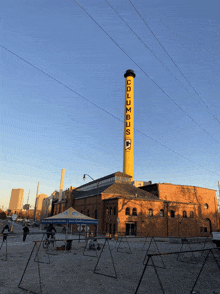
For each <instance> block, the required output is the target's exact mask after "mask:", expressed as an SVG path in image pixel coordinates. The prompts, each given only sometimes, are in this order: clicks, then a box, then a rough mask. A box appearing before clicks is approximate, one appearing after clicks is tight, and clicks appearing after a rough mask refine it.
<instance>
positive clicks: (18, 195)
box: [9, 189, 24, 213]
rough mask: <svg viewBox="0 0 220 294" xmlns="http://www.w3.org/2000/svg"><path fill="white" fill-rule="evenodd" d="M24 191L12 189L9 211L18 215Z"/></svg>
mask: <svg viewBox="0 0 220 294" xmlns="http://www.w3.org/2000/svg"><path fill="white" fill-rule="evenodd" d="M23 195H24V189H12V191H11V198H10V203H9V209H10V210H11V211H13V212H15V213H18V212H19V211H20V210H21V209H22V201H23Z"/></svg>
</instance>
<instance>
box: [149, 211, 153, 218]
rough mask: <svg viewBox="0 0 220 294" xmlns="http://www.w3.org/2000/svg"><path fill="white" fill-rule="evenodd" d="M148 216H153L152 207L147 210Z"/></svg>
mask: <svg viewBox="0 0 220 294" xmlns="http://www.w3.org/2000/svg"><path fill="white" fill-rule="evenodd" d="M148 216H149V217H152V216H153V210H152V209H149V210H148Z"/></svg>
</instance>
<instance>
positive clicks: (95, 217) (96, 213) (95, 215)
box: [95, 209, 97, 218]
mask: <svg viewBox="0 0 220 294" xmlns="http://www.w3.org/2000/svg"><path fill="white" fill-rule="evenodd" d="M95 218H97V209H96V210H95Z"/></svg>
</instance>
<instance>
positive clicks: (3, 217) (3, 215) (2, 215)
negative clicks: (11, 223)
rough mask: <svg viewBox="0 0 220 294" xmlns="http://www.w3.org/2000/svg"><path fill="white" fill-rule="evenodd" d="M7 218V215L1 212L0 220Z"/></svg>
mask: <svg viewBox="0 0 220 294" xmlns="http://www.w3.org/2000/svg"><path fill="white" fill-rule="evenodd" d="M6 218H7V216H6V213H5V212H4V211H1V212H0V219H3V220H5V219H6Z"/></svg>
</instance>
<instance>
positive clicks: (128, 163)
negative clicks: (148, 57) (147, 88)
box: [123, 69, 135, 180]
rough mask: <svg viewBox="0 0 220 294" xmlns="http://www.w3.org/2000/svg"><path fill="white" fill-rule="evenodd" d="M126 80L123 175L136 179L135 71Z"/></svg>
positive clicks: (128, 73)
mask: <svg viewBox="0 0 220 294" xmlns="http://www.w3.org/2000/svg"><path fill="white" fill-rule="evenodd" d="M124 77H125V78H126V80H125V119H124V121H125V125H124V156H123V173H125V174H127V175H129V176H132V179H131V180H133V178H134V78H135V73H134V71H133V70H131V69H128V70H127V71H126V73H125V74H124Z"/></svg>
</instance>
